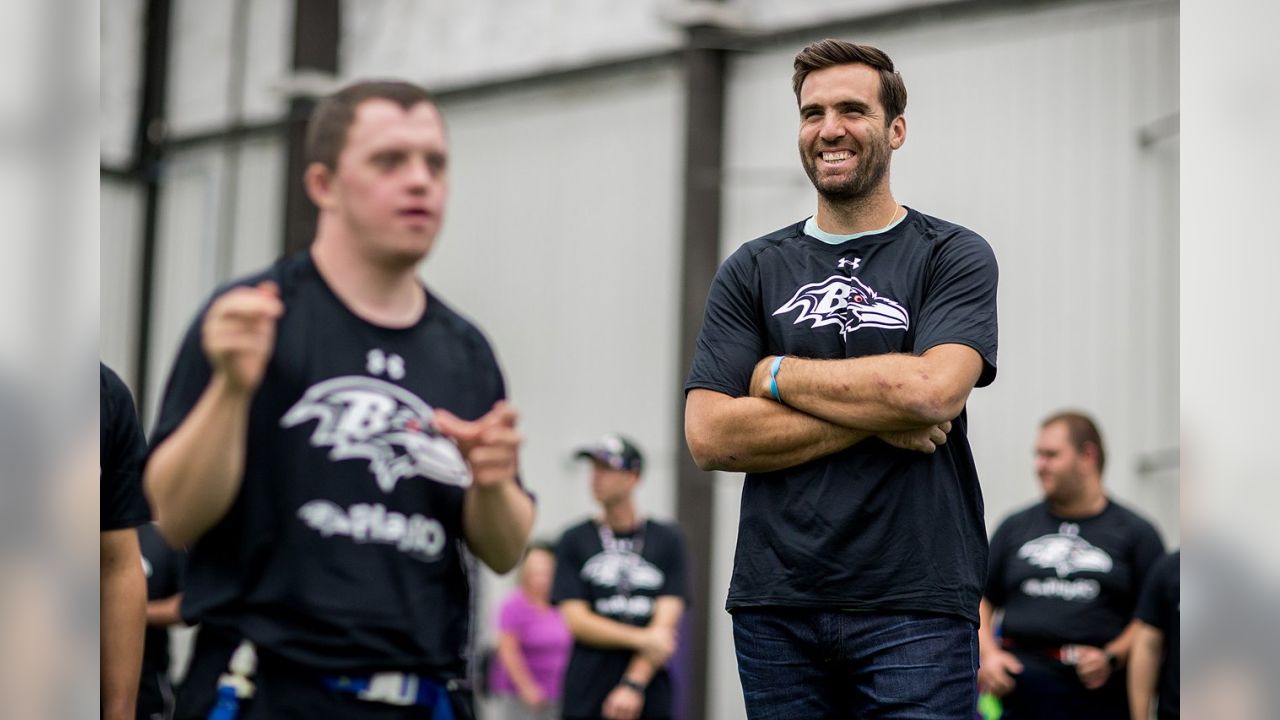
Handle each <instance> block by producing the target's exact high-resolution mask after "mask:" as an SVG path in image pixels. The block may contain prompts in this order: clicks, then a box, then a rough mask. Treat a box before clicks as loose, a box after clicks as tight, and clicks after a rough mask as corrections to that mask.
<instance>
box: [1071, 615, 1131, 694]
mask: <svg viewBox="0 0 1280 720" xmlns="http://www.w3.org/2000/svg"><path fill="white" fill-rule="evenodd" d="M1139 622H1140V621H1139V620H1133V621H1131V622H1130V623H1129V624H1128V625H1127V626H1126V627H1125V629H1124V632H1122V633H1120V634H1119V635H1117V636H1116V637H1115V638H1114V639H1112V640H1111V642H1109V643H1107V644H1106V645H1105V646H1103V647H1100V648H1096V647H1090V646H1088V645H1082V646H1080V647H1079V648H1078V653H1079V654H1078V657H1077V660H1076V675H1078V676H1079V677H1080V682H1081V683H1083V684H1084V686H1085V687H1086V688H1089V689H1090V690H1093V689H1096V688H1100V687H1102V686H1103V685H1105V684H1106V682H1107V679H1108V678H1110V677H1111V672H1112V670H1113V668H1112V666H1111V657H1108V656H1112V657H1115V662H1116V665H1115V668H1114V669H1115V670H1121V669H1123V668H1124V667H1125V665H1126V664H1127V663H1128V661H1129V650H1130V648H1132V647H1133V639H1134V637H1135V636H1136V635H1137V633H1138V623H1139Z"/></svg>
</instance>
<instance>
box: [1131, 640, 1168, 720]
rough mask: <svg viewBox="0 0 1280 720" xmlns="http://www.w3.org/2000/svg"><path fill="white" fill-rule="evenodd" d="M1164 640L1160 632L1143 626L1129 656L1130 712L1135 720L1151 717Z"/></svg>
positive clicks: (1144, 719) (1145, 719)
mask: <svg viewBox="0 0 1280 720" xmlns="http://www.w3.org/2000/svg"><path fill="white" fill-rule="evenodd" d="M1163 643H1164V638H1163V636H1162V635H1161V633H1160V631H1159V630H1156V629H1155V628H1152V627H1150V626H1143V627H1142V629H1141V631H1139V633H1138V636H1137V637H1136V638H1135V641H1134V644H1133V647H1132V651H1131V652H1130V655H1129V678H1128V688H1129V710H1130V713H1131V715H1132V717H1133V718H1134V720H1147V718H1149V717H1150V716H1151V698H1152V697H1153V696H1154V695H1155V691H1156V678H1157V677H1158V676H1159V672H1160V654H1161V650H1162V649H1163Z"/></svg>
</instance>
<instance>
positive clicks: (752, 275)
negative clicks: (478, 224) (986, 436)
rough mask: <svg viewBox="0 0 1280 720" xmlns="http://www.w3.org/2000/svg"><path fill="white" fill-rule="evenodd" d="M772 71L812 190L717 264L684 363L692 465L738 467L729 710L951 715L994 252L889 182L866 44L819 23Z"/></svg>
mask: <svg viewBox="0 0 1280 720" xmlns="http://www.w3.org/2000/svg"><path fill="white" fill-rule="evenodd" d="M792 83H793V89H794V91H795V94H796V99H797V103H798V106H799V116H800V133H799V135H800V137H799V149H800V160H801V164H802V165H803V167H804V169H805V171H806V172H807V173H808V175H809V179H810V180H811V181H812V183H813V185H814V187H815V189H816V190H817V194H818V197H817V212H816V214H815V215H813V216H812V217H810V218H808V219H806V220H803V221H801V222H797V223H795V224H793V225H790V226H788V227H785V228H782V229H781V230H778V231H775V232H773V233H770V234H768V235H766V236H764V237H761V238H758V239H756V240H753V241H751V242H749V243H747V244H745V245H743V246H742V247H740V248H739V249H738V250H737V251H736V252H735V253H733V255H732V256H730V257H729V259H728V260H726V261H725V262H724V264H723V265H722V266H721V267H720V270H719V271H718V272H717V273H716V278H715V281H714V283H713V285H712V287H711V289H710V292H709V294H708V299H707V308H706V315H705V319H704V321H703V327H702V333H701V335H700V336H699V338H698V343H697V349H696V353H695V356H694V360H693V368H692V370H691V371H690V373H689V378H688V381H687V382H686V384H685V391H686V393H687V399H686V405H685V435H686V438H687V440H688V443H689V449H690V452H691V453H692V454H693V457H694V459H695V460H696V461H697V463H698V465H699V466H700V467H702V468H703V469H705V470H727V471H735V472H745V473H747V477H746V483H745V484H744V486H743V493H742V510H741V519H740V522H739V529H738V545H737V551H736V554H735V557H734V567H733V577H732V580H731V583H730V586H729V597H728V603H727V607H728V609H729V611H730V612H731V613H732V614H733V627H734V641H735V646H736V651H737V656H738V669H739V674H740V676H741V679H742V686H743V691H744V694H745V698H746V707H747V714H748V715H749V716H750V717H770V718H805V719H809V718H821V717H880V716H889V715H891V714H894V713H897V714H898V715H902V714H904V713H906V714H910V715H911V716H912V717H924V716H928V717H937V718H943V717H945V718H957V719H959V718H965V719H966V720H968V719H969V718H972V716H973V709H974V706H975V704H976V701H977V695H976V692H975V689H974V687H975V683H974V676H975V673H976V671H977V654H976V652H975V645H976V632H977V621H978V600H979V597H980V595H981V591H982V579H983V575H984V573H985V568H986V550H987V547H986V532H985V529H984V525H983V509H982V493H981V490H980V488H979V485H978V476H977V470H976V468H975V466H974V462H973V455H972V453H971V451H970V448H969V443H968V439H967V433H968V419H967V416H966V414H965V403H966V401H967V399H968V397H969V393H970V391H971V390H972V389H973V388H974V387H975V386H984V385H987V384H989V383H990V382H991V381H992V380H993V379H994V377H995V373H996V334H997V333H996V282H997V268H996V262H995V258H994V256H993V254H992V252H991V248H990V247H989V246H988V245H987V243H986V241H985V240H984V239H983V238H981V237H980V236H978V235H977V234H975V233H974V232H972V231H970V230H967V229H966V228H963V227H961V226H959V225H955V224H953V223H950V222H947V221H945V220H941V219H939V218H935V217H931V216H929V215H925V214H924V213H921V212H919V211H917V210H915V209H912V208H907V207H904V206H902V205H900V204H898V201H897V200H896V199H894V196H893V193H892V191H891V190H890V184H889V165H890V159H891V156H892V154H893V152H894V151H895V150H897V149H898V148H900V147H902V144H903V143H904V142H905V140H906V128H907V125H906V118H905V116H904V115H903V113H904V112H905V109H906V99H907V98H906V87H905V85H904V84H903V81H902V77H901V76H900V75H899V74H898V73H897V72H896V71H895V70H894V66H893V61H892V60H891V59H890V58H889V57H888V56H887V55H886V54H885V53H883V52H882V51H880V50H878V49H876V48H873V47H869V46H865V45H854V44H852V43H847V42H843V41H839V40H823V41H820V42H817V43H814V44H812V45H810V46H808V47H806V48H805V49H804V50H802V51H801V52H800V53H799V54H798V55H797V56H796V59H795V74H794V76H793V78H792ZM895 716H897V715H895Z"/></svg>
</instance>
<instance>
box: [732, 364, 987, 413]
mask: <svg viewBox="0 0 1280 720" xmlns="http://www.w3.org/2000/svg"><path fill="white" fill-rule="evenodd" d="M772 362H773V360H772V358H764V359H762V360H761V361H760V362H759V363H757V365H756V368H755V372H754V373H753V374H752V379H751V395H752V396H753V397H758V398H768V397H771V393H770V388H769V370H770V365H771V364H772ZM981 375H982V356H980V355H979V354H978V352H977V351H976V350H974V349H973V348H971V347H969V346H967V345H958V344H945V345H938V346H936V347H933V348H930V349H929V350H928V351H927V352H925V353H924V354H923V355H906V354H887V355H869V356H865V357H857V358H846V359H842V360H810V359H804V358H794V357H787V358H786V359H784V360H783V362H782V365H781V367H780V368H779V369H778V376H777V384H778V391H779V394H780V395H781V396H782V401H783V402H784V403H785V404H786V405H788V406H790V407H793V408H796V409H797V410H800V411H802V412H805V413H808V414H809V415H812V416H814V417H816V418H821V419H823V420H826V421H828V422H831V423H835V424H837V425H840V426H843V427H847V428H862V429H865V430H870V431H873V432H876V431H882V430H905V429H910V428H917V427H920V426H927V425H934V424H937V423H941V422H945V421H948V420H952V419H954V418H955V417H956V416H958V415H959V414H960V412H961V411H962V410H963V409H964V404H965V402H966V401H967V400H968V398H969V393H970V391H972V390H973V386H974V385H975V384H976V383H977V382H978V378H979V377H980V376H981Z"/></svg>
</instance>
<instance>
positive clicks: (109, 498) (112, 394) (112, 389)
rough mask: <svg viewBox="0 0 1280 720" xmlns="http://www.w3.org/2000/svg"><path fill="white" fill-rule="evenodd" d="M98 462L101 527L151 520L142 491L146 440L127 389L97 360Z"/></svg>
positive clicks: (123, 526) (128, 525) (135, 524)
mask: <svg viewBox="0 0 1280 720" xmlns="http://www.w3.org/2000/svg"><path fill="white" fill-rule="evenodd" d="M98 368H99V370H98V376H99V380H98V389H99V393H98V397H99V406H100V407H99V412H100V415H99V428H98V434H99V437H98V440H99V444H98V465H99V471H100V478H101V481H102V489H101V492H102V496H101V501H100V511H101V519H100V522H101V524H100V526H99V527H100V530H101V531H102V532H106V531H108V530H125V529H128V528H133V527H138V526H139V525H142V524H143V523H146V522H147V521H149V520H150V519H151V508H150V507H148V505H147V499H146V497H145V496H144V495H143V494H142V465H143V463H144V462H145V461H146V458H147V439H146V437H145V436H143V434H142V425H141V423H139V422H138V413H137V411H136V410H135V409H134V406H133V395H131V394H130V393H129V388H128V387H127V386H126V385H125V384H124V381H123V380H121V379H120V376H119V375H116V373H115V371H113V370H112V369H111V368H109V367H107V366H106V365H103V364H102V363H98Z"/></svg>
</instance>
